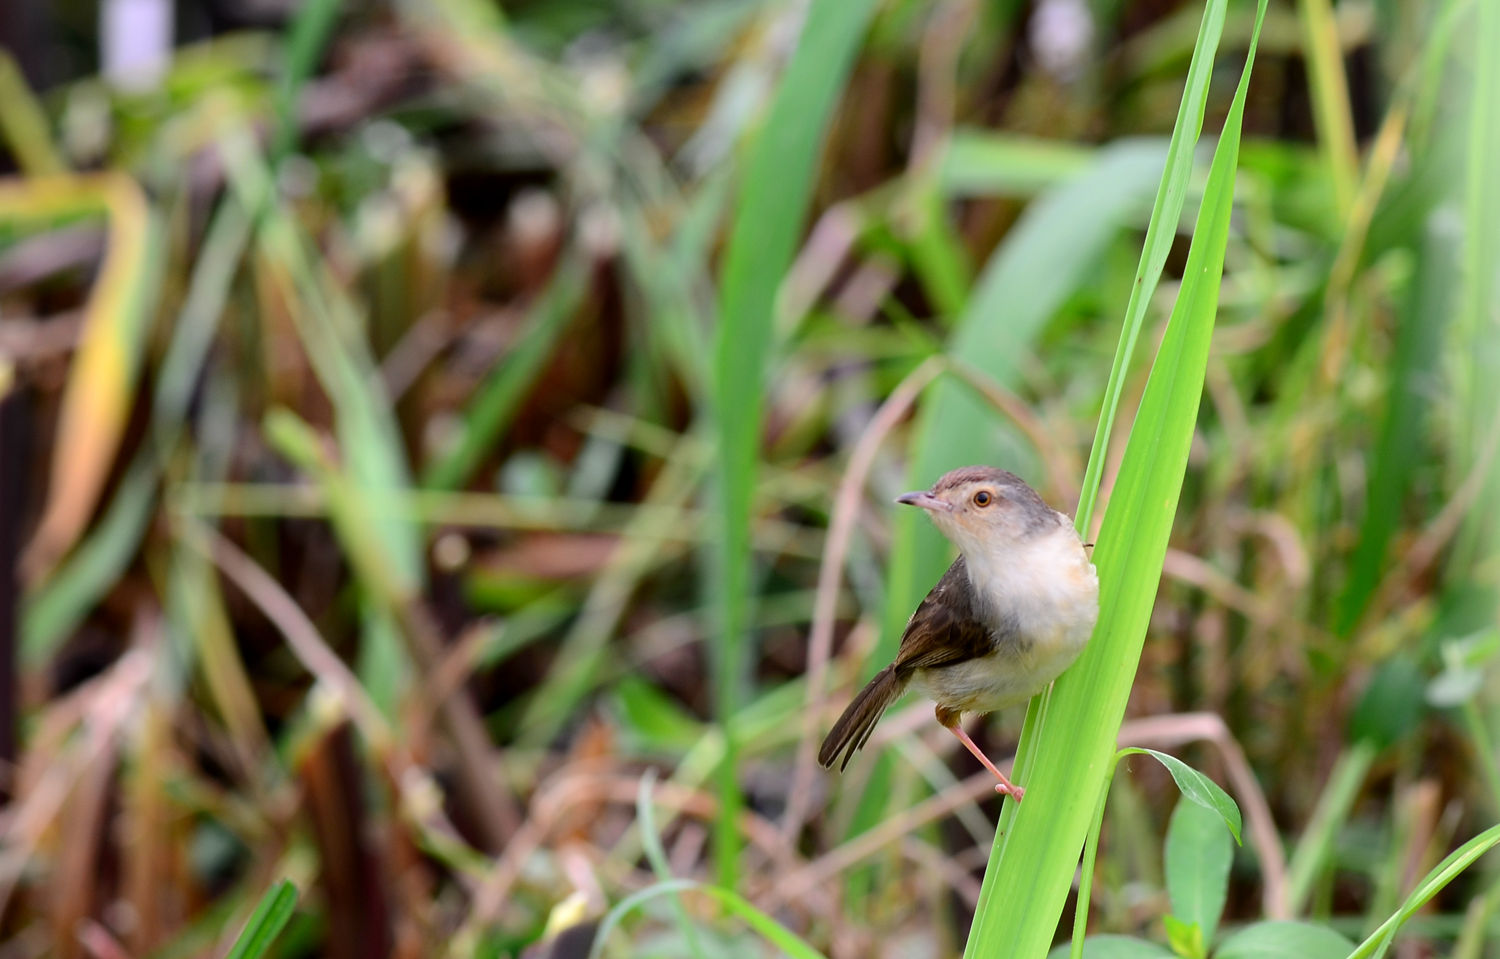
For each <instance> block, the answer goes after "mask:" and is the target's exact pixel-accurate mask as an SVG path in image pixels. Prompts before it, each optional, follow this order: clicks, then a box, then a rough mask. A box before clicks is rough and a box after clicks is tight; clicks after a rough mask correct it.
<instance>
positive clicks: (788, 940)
mask: <svg viewBox="0 0 1500 959" xmlns="http://www.w3.org/2000/svg"><path fill="white" fill-rule="evenodd" d="M689 890H698V891H699V892H703V893H706V894H708V895H710V896H712V897H713V898H715V899H717V900H718V901H719V903H720V905H722V906H723V907H724V908H725V910H726V911H727V912H729V913H730V914H731V915H733V916H736V917H738V918H739V919H741V920H743V921H744V923H745V925H747V926H749V927H750V928H751V929H753V930H755V931H756V932H757V933H759V934H760V935H761V936H762V937H764V938H765V940H766V941H767V942H769V943H770V944H771V945H773V946H775V947H776V948H777V949H780V950H781V951H782V953H784V954H785V955H788V956H791V957H792V959H823V954H822V953H820V952H818V950H816V949H814V948H813V947H812V946H809V945H808V944H807V943H806V942H805V941H803V939H802V938H801V937H800V936H798V935H797V934H796V933H794V932H792V931H791V930H790V929H788V928H787V927H786V926H783V925H782V924H781V923H779V922H777V921H776V920H775V919H772V918H771V917H770V916H768V915H766V914H765V913H763V912H761V911H760V910H759V909H757V908H755V907H754V906H752V905H751V904H750V903H749V901H748V900H746V899H745V898H744V897H743V896H741V895H739V894H738V893H734V892H731V891H729V890H728V889H721V888H719V887H718V886H704V885H701V884H699V883H696V882H693V881H692V880H690V879H674V880H672V881H671V882H659V883H657V884H656V885H654V886H649V887H647V888H645V889H642V890H641V891H640V892H637V893H635V894H633V895H630V896H626V897H625V898H624V899H621V900H620V901H619V902H618V903H616V904H615V907H614V908H613V909H611V910H610V911H609V912H608V913H607V914H605V916H604V919H603V921H602V922H600V923H599V932H598V934H596V935H595V936H594V945H593V948H592V949H590V950H589V959H598V957H599V956H601V955H603V954H604V943H605V941H606V940H607V939H608V938H609V935H610V933H612V932H614V930H615V927H616V926H618V925H619V924H620V920H621V919H623V918H625V916H626V915H627V914H629V913H630V912H631V910H633V909H635V908H636V907H637V906H639V905H641V904H642V903H645V902H647V901H649V900H652V899H655V898H658V897H660V896H675V895H677V894H678V893H682V892H688V891H689Z"/></svg>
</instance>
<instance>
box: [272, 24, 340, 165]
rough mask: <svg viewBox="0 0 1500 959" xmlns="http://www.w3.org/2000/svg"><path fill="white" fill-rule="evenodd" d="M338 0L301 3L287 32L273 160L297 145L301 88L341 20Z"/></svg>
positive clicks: (315, 67)
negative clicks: (336, 24) (339, 19)
mask: <svg viewBox="0 0 1500 959" xmlns="http://www.w3.org/2000/svg"><path fill="white" fill-rule="evenodd" d="M339 6H340V4H339V0H309V2H307V3H304V4H302V5H301V8H300V9H299V10H298V11H297V16H296V18H295V19H294V20H293V21H292V26H291V30H290V32H289V33H288V35H287V45H286V63H285V70H284V72H283V73H282V76H281V84H280V86H279V87H278V88H277V90H276V134H275V138H274V140H273V141H272V145H271V158H272V162H275V161H278V160H280V159H281V158H282V157H284V156H286V155H287V154H288V153H290V152H291V150H292V148H293V147H294V146H296V144H297V133H298V130H297V119H298V117H297V114H298V107H299V105H300V103H301V98H302V88H303V87H305V86H306V85H307V81H308V79H309V78H311V77H312V75H313V71H314V70H316V69H317V66H318V60H319V59H320V58H321V57H322V55H323V49H324V47H325V46H326V45H327V44H328V37H329V36H330V35H331V34H332V33H333V27H334V24H335V23H336V22H337V21H338V16H339Z"/></svg>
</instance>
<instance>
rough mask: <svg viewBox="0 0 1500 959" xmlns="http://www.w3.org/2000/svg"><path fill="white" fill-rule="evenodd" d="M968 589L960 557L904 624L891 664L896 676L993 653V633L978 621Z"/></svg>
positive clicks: (965, 572)
mask: <svg viewBox="0 0 1500 959" xmlns="http://www.w3.org/2000/svg"><path fill="white" fill-rule="evenodd" d="M971 589H972V587H970V585H969V574H968V569H967V567H966V566H965V565H964V558H963V557H962V556H960V557H959V558H958V559H956V560H954V561H953V565H952V566H949V567H948V571H947V572H946V573H944V574H943V578H942V579H940V580H938V581H937V585H936V586H934V587H932V590H931V591H930V592H929V593H928V594H927V597H926V598H925V599H923V600H922V603H921V605H919V606H918V607H917V611H916V612H914V613H912V614H911V619H910V620H908V621H907V623H906V632H904V633H902V635H901V649H900V650H899V651H898V652H897V653H896V662H895V664H894V665H895V668H896V671H897V672H898V673H909V672H910V671H911V670H914V669H933V668H935V667H938V666H951V665H953V664H954V663H960V662H965V661H967V660H970V659H977V658H979V657H982V656H988V655H990V654H991V653H993V652H994V651H995V640H994V634H993V632H992V630H991V629H990V627H989V626H987V625H985V623H983V622H982V621H981V620H980V619H979V616H978V612H977V610H975V608H974V603H973V598H972V596H971V595H970V590H971Z"/></svg>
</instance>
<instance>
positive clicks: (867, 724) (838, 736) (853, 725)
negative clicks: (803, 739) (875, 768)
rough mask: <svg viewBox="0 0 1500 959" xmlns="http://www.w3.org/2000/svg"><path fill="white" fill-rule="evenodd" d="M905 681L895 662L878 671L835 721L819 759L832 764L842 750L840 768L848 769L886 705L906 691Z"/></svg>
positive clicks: (827, 764)
mask: <svg viewBox="0 0 1500 959" xmlns="http://www.w3.org/2000/svg"><path fill="white" fill-rule="evenodd" d="M906 682H907V680H906V677H904V676H898V675H897V674H896V668H895V667H894V666H887V667H886V668H885V669H882V670H881V671H880V672H878V673H876V674H875V678H874V679H872V680H870V683H869V685H867V686H866V687H865V688H864V689H861V690H860V691H859V695H858V696H855V697H854V702H852V703H850V704H849V708H848V709H846V710H844V714H843V715H842V716H840V717H839V721H838V722H836V723H834V724H833V729H832V730H831V731H830V732H829V733H828V738H827V739H825V740H823V748H822V749H820V750H818V762H819V763H821V764H822V765H824V766H832V765H833V764H834V762H836V761H837V760H838V758H839V754H841V753H842V754H843V757H844V759H843V762H841V763H839V772H843V771H844V770H845V769H847V768H848V766H849V760H850V759H852V758H853V757H854V754H855V752H857V751H858V750H859V749H860V748H861V747H863V746H864V744H865V741H866V740H868V739H869V738H870V733H871V732H872V731H873V730H874V729H875V724H876V723H878V722H880V717H881V716H882V715H884V714H885V711H886V708H887V707H888V706H890V704H891V703H893V702H895V701H896V699H897V697H899V696H900V695H901V694H902V693H903V692H905V690H906Z"/></svg>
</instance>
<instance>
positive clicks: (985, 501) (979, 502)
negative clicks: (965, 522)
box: [974, 489, 995, 506]
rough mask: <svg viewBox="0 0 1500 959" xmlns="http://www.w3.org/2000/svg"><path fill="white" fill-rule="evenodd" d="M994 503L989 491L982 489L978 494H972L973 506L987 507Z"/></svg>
mask: <svg viewBox="0 0 1500 959" xmlns="http://www.w3.org/2000/svg"><path fill="white" fill-rule="evenodd" d="M994 501H995V497H994V496H993V495H991V493H990V491H989V490H987V489H982V490H980V491H979V492H977V493H975V494H974V505H975V506H988V505H990V504H991V503H993V502H994Z"/></svg>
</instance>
